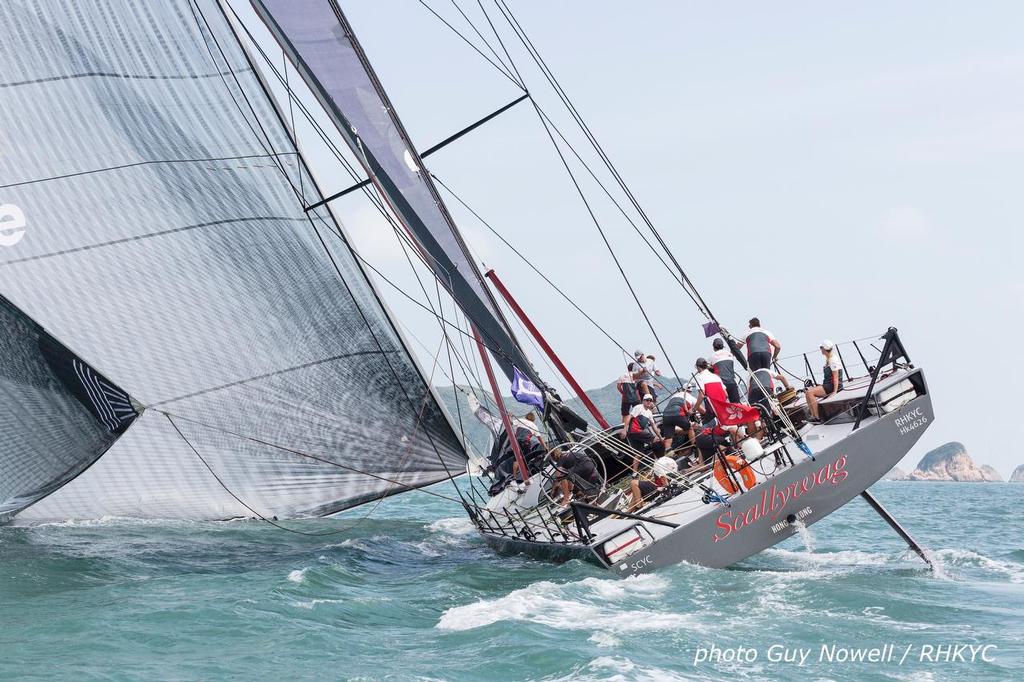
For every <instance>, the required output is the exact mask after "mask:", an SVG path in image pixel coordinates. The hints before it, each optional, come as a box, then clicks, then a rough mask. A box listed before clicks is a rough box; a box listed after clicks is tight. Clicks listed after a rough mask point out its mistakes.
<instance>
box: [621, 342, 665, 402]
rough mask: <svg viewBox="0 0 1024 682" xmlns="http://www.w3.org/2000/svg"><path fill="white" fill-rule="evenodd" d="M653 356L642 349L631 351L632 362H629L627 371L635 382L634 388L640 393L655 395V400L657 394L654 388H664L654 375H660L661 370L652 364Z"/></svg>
mask: <svg viewBox="0 0 1024 682" xmlns="http://www.w3.org/2000/svg"><path fill="white" fill-rule="evenodd" d="M654 362H655V357H654V356H653V355H647V354H646V353H644V352H643V351H642V350H638V351H636V352H635V353H633V362H632V363H631V364H630V367H629V371H630V372H631V373H632V374H633V380H634V381H635V382H636V390H637V392H638V393H639V394H640V395H647V394H648V393H650V394H651V395H652V396H654V397H655V401H657V397H658V394H657V393H655V391H654V389H655V388H656V387H657V388H664V386H662V385H661V384H660V383H658V381H657V380H656V379H655V377H660V376H661V372H660V371H659V370H658V368H657V367H655V366H654Z"/></svg>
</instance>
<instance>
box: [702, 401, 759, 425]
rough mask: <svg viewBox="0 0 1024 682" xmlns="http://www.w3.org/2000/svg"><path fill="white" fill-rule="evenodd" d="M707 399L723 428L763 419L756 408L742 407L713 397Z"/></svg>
mask: <svg viewBox="0 0 1024 682" xmlns="http://www.w3.org/2000/svg"><path fill="white" fill-rule="evenodd" d="M707 398H708V400H710V401H711V407H712V408H714V410H715V416H716V417H718V423H719V424H721V425H722V426H739V425H740V424H749V423H751V422H756V421H757V420H758V419H760V418H761V411H760V410H758V409H757V408H756V407H750V406H749V405H741V404H740V403H730V402H728V401H725V400H721V399H719V398H716V397H712V396H707Z"/></svg>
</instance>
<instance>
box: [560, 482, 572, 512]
mask: <svg viewBox="0 0 1024 682" xmlns="http://www.w3.org/2000/svg"><path fill="white" fill-rule="evenodd" d="M558 487H559V488H561V489H562V504H563V505H565V506H567V507H568V506H569V500H570V498H571V496H572V493H571V490H570V487H569V479H567V478H563V479H562V480H561V481H559V482H558Z"/></svg>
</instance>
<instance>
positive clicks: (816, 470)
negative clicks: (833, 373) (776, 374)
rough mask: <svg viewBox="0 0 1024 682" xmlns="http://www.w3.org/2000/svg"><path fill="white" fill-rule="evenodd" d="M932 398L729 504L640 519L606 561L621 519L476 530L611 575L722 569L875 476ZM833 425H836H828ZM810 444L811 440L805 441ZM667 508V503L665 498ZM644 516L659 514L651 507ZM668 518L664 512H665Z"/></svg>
mask: <svg viewBox="0 0 1024 682" xmlns="http://www.w3.org/2000/svg"><path fill="white" fill-rule="evenodd" d="M933 419H934V414H933V411H932V404H931V399H930V397H929V396H928V395H923V396H920V397H918V398H917V399H915V400H913V401H912V402H910V403H908V404H907V405H905V406H904V407H902V408H900V409H898V410H896V411H894V412H891V413H889V414H887V415H885V416H883V417H881V418H879V419H877V420H873V421H871V422H870V423H866V424H865V425H863V426H862V427H861V428H860V429H858V430H856V431H850V430H849V427H845V428H846V431H845V432H844V433H842V434H841V435H839V436H838V437H834V438H832V439H831V441H830V442H828V444H827V445H825V444H824V443H823V445H824V446H823V447H822V449H821V450H820V452H819V451H817V450H815V452H814V459H813V460H812V459H810V458H807V457H805V456H804V455H802V454H800V453H797V454H796V455H794V457H803V461H798V462H797V463H796V465H795V466H793V467H791V468H788V469H785V470H783V471H781V472H779V473H778V474H777V475H774V476H770V477H767V478H766V479H765V480H762V481H761V482H759V483H758V484H757V485H756V486H754V487H753V488H751V489H750V490H748V491H746V492H744V493H743V494H741V495H737V496H734V497H732V498H731V500H730V504H729V506H724V505H719V504H709V505H705V507H704V509H705V510H706V511H704V510H702V511H701V512H700V514H699V515H697V516H696V517H695V518H693V519H692V520H688V521H687V522H686V523H685V524H684V525H681V526H680V527H679V528H676V529H673V530H671V531H668V532H666V530H667V529H665V528H664V527H659V526H654V525H653V524H648V523H645V522H638V523H630V524H626V526H642V527H644V530H645V531H649V532H650V535H651V538H652V540H651V541H650V542H649V543H644V546H643V547H642V549H640V550H639V551H636V552H635V553H632V554H630V555H629V556H626V557H624V558H622V559H621V560H616V561H615V562H614V563H611V564H610V563H609V562H608V561H607V560H606V559H604V555H603V553H602V551H601V549H600V548H601V547H606V546H607V545H606V543H608V542H609V541H610V538H614V537H616V536H622V532H623V530H624V529H625V528H626V526H624V525H620V526H619V527H617V528H615V529H614V530H613V531H612V532H610V533H603V534H600V535H599V536H598V537H597V539H596V540H595V541H594V542H593V543H592V544H591V545H572V546H566V545H562V544H558V543H541V542H530V541H526V540H521V539H516V538H510V537H503V536H497V535H492V534H490V533H486V532H484V533H482V535H483V536H484V538H485V539H486V540H487V542H488V543H489V544H490V545H491V546H492V547H494V548H495V549H497V550H499V551H502V552H522V553H526V554H529V555H531V556H534V557H537V558H543V559H547V560H554V561H564V560H567V559H571V558H580V559H586V560H589V561H593V562H595V563H597V564H599V565H602V566H604V567H606V568H608V569H609V570H611V571H612V573H613V574H615V575H620V576H629V575H636V574H639V573H647V572H650V571H653V570H655V569H658V568H661V567H664V566H671V565H673V564H678V563H681V562H688V563H692V564H699V565H701V566H708V567H711V568H724V567H726V566H730V565H732V564H735V563H737V562H739V561H742V560H743V559H746V558H747V557H749V556H751V555H753V554H756V553H757V552H760V551H761V550H763V549H766V548H768V547H771V546H773V545H775V544H778V543H779V542H782V541H783V540H785V539H786V538H788V537H790V536H792V535H793V534H794V533H796V532H797V528H796V526H795V525H794V523H793V521H796V520H799V521H801V522H802V523H803V524H805V525H811V524H814V523H816V522H817V521H819V520H821V519H823V518H825V517H826V516H828V515H829V514H831V513H832V512H833V511H835V510H836V509H838V508H839V507H841V506H843V505H844V504H846V503H847V502H849V501H850V500H852V499H853V498H854V497H857V496H858V495H859V494H860V493H861V492H862V491H864V490H866V489H867V488H868V487H869V486H871V485H872V484H874V483H875V482H877V481H878V480H879V479H881V478H882V476H883V475H885V474H886V473H887V472H888V471H889V470H890V469H892V467H893V466H895V465H896V463H897V462H899V461H900V459H902V458H903V456H904V455H906V454H907V452H909V451H910V448H911V447H913V445H914V444H915V443H916V442H917V441H918V439H919V438H920V437H921V435H922V434H923V433H924V431H925V429H926V428H927V427H928V425H929V424H930V423H931V422H932V421H933ZM833 428H840V427H833ZM810 445H811V447H812V449H814V441H810ZM665 506H666V507H668V505H665ZM651 516H655V517H657V516H658V513H657V510H655V511H653V512H651ZM665 517H666V518H667V514H665Z"/></svg>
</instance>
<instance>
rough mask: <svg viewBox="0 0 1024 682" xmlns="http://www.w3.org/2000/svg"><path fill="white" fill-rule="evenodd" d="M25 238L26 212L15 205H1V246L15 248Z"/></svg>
mask: <svg viewBox="0 0 1024 682" xmlns="http://www.w3.org/2000/svg"><path fill="white" fill-rule="evenodd" d="M24 236H25V212H24V211H22V210H21V209H20V208H19V207H17V206H15V205H14V204H0V246H14V245H15V244H17V243H18V242H20V241H21V240H22V238H24Z"/></svg>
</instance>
